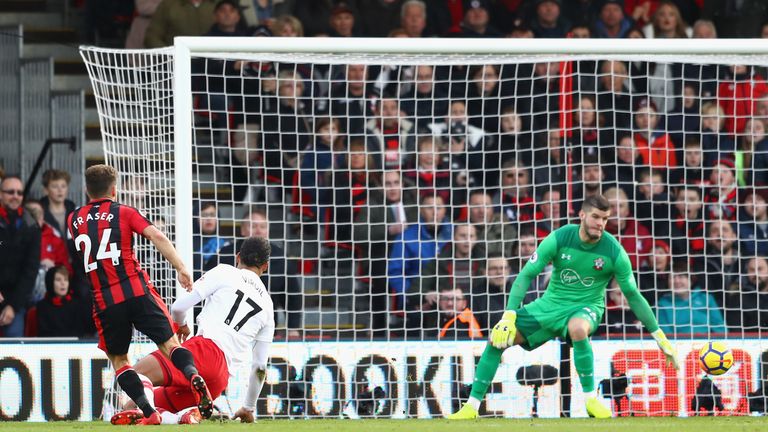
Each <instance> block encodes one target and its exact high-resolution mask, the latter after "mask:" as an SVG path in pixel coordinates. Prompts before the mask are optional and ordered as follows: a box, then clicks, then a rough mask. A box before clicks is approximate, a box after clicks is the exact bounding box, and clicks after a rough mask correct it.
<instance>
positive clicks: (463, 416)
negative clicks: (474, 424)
mask: <svg viewBox="0 0 768 432" xmlns="http://www.w3.org/2000/svg"><path fill="white" fill-rule="evenodd" d="M446 418H447V419H448V420H474V419H476V418H477V410H476V409H475V408H474V407H473V406H472V405H470V404H468V403H465V404H464V406H463V407H461V409H460V410H458V411H456V412H455V413H453V414H450V415H449V416H447V417H446Z"/></svg>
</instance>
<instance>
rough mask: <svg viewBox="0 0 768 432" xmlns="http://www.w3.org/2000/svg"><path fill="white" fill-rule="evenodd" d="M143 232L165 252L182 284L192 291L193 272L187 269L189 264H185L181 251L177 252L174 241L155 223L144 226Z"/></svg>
mask: <svg viewBox="0 0 768 432" xmlns="http://www.w3.org/2000/svg"><path fill="white" fill-rule="evenodd" d="M141 234H142V235H143V236H144V237H146V238H147V240H149V241H151V242H152V244H154V245H155V247H156V248H157V250H159V251H160V253H161V254H163V256H164V257H165V259H167V260H168V262H169V263H171V265H172V266H173V268H174V269H176V273H178V279H179V283H180V284H181V286H183V287H184V289H186V290H187V291H192V274H191V273H189V270H187V266H185V265H184V261H182V260H181V257H180V256H179V253H178V252H176V248H175V247H173V243H171V241H170V240H168V237H166V236H165V234H163V232H162V231H160V230H159V229H157V228H156V227H155V226H154V225H150V226H148V227H146V228H144V231H143V232H142V233H141Z"/></svg>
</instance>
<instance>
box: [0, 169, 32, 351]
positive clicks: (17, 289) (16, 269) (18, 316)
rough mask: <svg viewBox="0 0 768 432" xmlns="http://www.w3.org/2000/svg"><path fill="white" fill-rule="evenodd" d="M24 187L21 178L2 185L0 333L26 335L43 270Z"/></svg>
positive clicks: (0, 219) (0, 198) (4, 334)
mask: <svg viewBox="0 0 768 432" xmlns="http://www.w3.org/2000/svg"><path fill="white" fill-rule="evenodd" d="M23 200H24V184H23V183H22V182H21V179H20V178H19V177H17V176H7V177H5V178H4V179H3V181H2V183H0V331H2V334H3V336H6V337H21V336H23V335H24V315H25V313H26V306H27V300H28V297H29V295H30V293H31V292H32V288H33V286H34V284H35V278H36V277H37V269H38V267H39V266H40V228H39V227H38V225H37V223H36V222H35V221H34V219H32V217H31V216H30V215H29V214H27V213H26V212H25V211H24V207H22V205H21V203H22V201H23Z"/></svg>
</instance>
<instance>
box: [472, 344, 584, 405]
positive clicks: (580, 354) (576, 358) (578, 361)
mask: <svg viewBox="0 0 768 432" xmlns="http://www.w3.org/2000/svg"><path fill="white" fill-rule="evenodd" d="M573 363H574V365H575V366H576V372H578V374H579V381H580V382H581V387H582V389H583V390H584V392H585V393H589V392H591V391H593V390H595V358H594V355H593V354H592V344H591V343H590V342H589V338H586V339H584V340H580V341H575V342H573ZM472 391H473V392H474V391H475V389H474V387H473V388H472Z"/></svg>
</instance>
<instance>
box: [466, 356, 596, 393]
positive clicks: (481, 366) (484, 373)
mask: <svg viewBox="0 0 768 432" xmlns="http://www.w3.org/2000/svg"><path fill="white" fill-rule="evenodd" d="M503 352H504V351H503V350H500V349H498V348H494V347H493V345H491V344H486V345H485V351H483V355H482V357H480V362H478V364H477V368H476V369H475V382H473V383H472V393H471V394H470V396H472V397H474V398H477V400H483V398H485V392H487V391H488V386H489V385H491V382H492V381H493V377H494V376H496V370H497V369H498V368H499V363H501V353H503ZM591 352H592V351H591V350H590V353H591Z"/></svg>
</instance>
